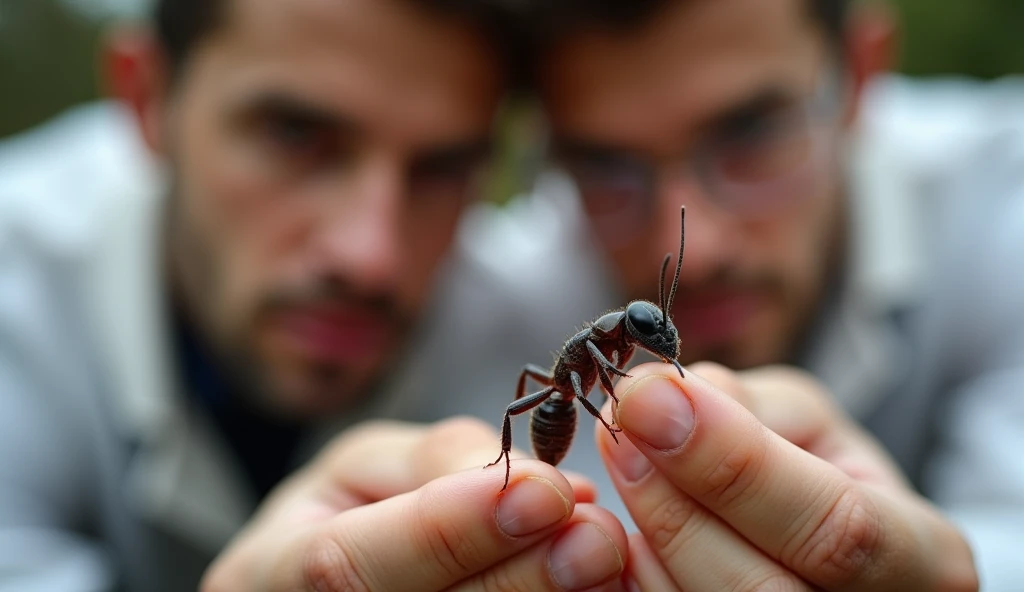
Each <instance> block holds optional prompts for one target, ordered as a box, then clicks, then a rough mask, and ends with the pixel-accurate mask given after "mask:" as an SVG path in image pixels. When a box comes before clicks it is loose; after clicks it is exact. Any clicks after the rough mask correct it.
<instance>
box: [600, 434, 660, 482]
mask: <svg viewBox="0 0 1024 592" xmlns="http://www.w3.org/2000/svg"><path fill="white" fill-rule="evenodd" d="M604 445H605V446H604V447H605V448H606V449H607V450H608V455H609V456H611V457H612V463H613V464H614V465H615V468H616V469H618V471H619V473H620V474H622V478H623V479H625V480H626V481H627V482H630V483H632V482H634V481H639V480H640V479H643V478H644V477H646V476H647V474H648V473H650V472H651V469H653V468H654V465H652V464H651V461H649V460H647V457H646V456H644V453H643V452H640V450H639V449H638V448H637V447H636V446H634V445H633V443H632V442H630V441H629V438H621V437H620V438H619V443H618V444H616V443H614V442H612V443H611V444H609V443H607V442H605V443H604Z"/></svg>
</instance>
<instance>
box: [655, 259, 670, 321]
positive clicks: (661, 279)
mask: <svg viewBox="0 0 1024 592" xmlns="http://www.w3.org/2000/svg"><path fill="white" fill-rule="evenodd" d="M670 259H672V253H666V254H665V259H664V260H663V261H662V262H661V275H660V276H658V304H659V305H660V306H661V313H662V314H661V318H662V323H666V322H668V313H667V310H668V309H667V308H665V270H666V269H668V262H669V260H670Z"/></svg>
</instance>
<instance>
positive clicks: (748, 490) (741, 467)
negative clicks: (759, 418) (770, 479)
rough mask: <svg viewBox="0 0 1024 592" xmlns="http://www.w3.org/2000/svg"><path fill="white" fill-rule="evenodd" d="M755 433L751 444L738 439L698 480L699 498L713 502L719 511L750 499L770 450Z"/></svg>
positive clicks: (763, 435)
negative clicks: (699, 487)
mask: <svg viewBox="0 0 1024 592" xmlns="http://www.w3.org/2000/svg"><path fill="white" fill-rule="evenodd" d="M755 433H756V434H757V436H756V437H754V439H753V441H751V439H749V438H739V439H738V440H737V442H736V443H735V444H734V445H733V446H732V448H731V449H730V450H729V452H727V453H726V454H725V455H723V456H722V457H721V460H720V461H719V462H718V463H717V464H713V465H711V466H710V467H709V468H708V469H707V470H706V471H705V472H704V474H703V475H702V477H701V479H700V480H699V481H698V483H699V484H701V497H702V498H704V499H710V500H713V502H714V504H715V506H716V507H719V508H729V507H734V506H736V505H738V504H741V503H743V501H744V500H746V499H748V498H750V496H751V495H752V494H753V493H754V489H755V487H754V486H755V484H756V483H757V482H758V480H759V476H760V475H761V471H762V470H763V467H764V465H765V462H766V461H767V460H768V458H767V455H768V450H770V446H769V443H768V441H767V437H766V436H765V434H764V432H763V431H762V430H758V431H756V432H755Z"/></svg>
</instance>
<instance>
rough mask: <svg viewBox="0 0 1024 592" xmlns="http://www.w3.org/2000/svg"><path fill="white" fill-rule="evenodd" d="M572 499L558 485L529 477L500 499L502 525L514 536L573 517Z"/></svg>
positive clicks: (499, 511) (499, 513)
mask: <svg viewBox="0 0 1024 592" xmlns="http://www.w3.org/2000/svg"><path fill="white" fill-rule="evenodd" d="M571 509H572V508H571V507H570V505H569V500H567V499H565V496H563V495H562V492H561V491H558V488H557V487H555V484H554V483H552V482H550V481H548V480H547V479H541V478H540V477H527V478H525V479H523V480H521V481H518V482H517V483H515V484H513V485H512V486H511V487H509V488H508V490H507V491H505V493H503V494H502V495H501V498H500V499H499V500H498V507H497V509H496V510H495V517H496V518H497V520H498V528H500V529H501V531H502V532H504V533H505V534H506V535H508V536H510V537H521V536H526V535H528V534H532V533H535V532H537V531H538V530H542V529H545V528H547V527H549V526H552V525H554V524H558V523H559V522H561V521H562V520H564V519H565V518H567V517H568V516H569V512H570V511H571Z"/></svg>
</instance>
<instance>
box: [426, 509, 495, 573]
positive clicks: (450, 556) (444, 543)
mask: <svg viewBox="0 0 1024 592" xmlns="http://www.w3.org/2000/svg"><path fill="white" fill-rule="evenodd" d="M424 505H426V507H430V506H431V505H433V504H432V499H431V495H430V492H429V491H422V492H421V496H420V506H421V507H423V506H424ZM418 515H419V519H418V521H417V524H418V526H419V535H420V541H421V545H420V546H421V548H422V549H423V550H424V552H425V553H426V555H427V558H426V559H427V561H428V562H429V563H430V564H431V565H433V566H434V569H435V570H436V571H437V572H439V573H440V574H441V575H442V577H444V578H445V579H449V580H459V579H462V578H464V577H466V576H468V575H470V574H472V573H474V572H475V571H476V570H475V569H473V568H472V566H473V565H477V564H478V563H479V561H480V557H481V555H482V550H481V548H480V545H479V544H478V543H477V542H476V541H474V539H473V537H472V536H471V535H470V533H467V532H465V531H464V530H463V529H462V528H460V527H459V525H458V524H457V523H456V522H454V521H452V520H448V519H443V518H441V517H438V516H436V515H435V514H433V513H429V512H421V513H418Z"/></svg>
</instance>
